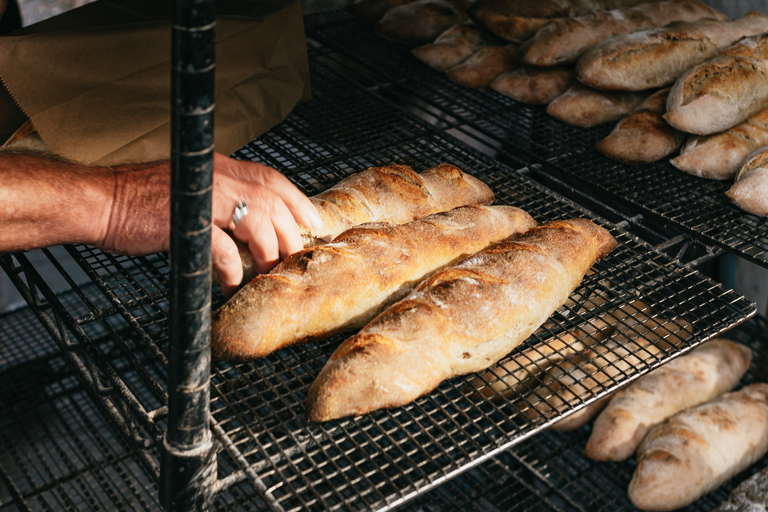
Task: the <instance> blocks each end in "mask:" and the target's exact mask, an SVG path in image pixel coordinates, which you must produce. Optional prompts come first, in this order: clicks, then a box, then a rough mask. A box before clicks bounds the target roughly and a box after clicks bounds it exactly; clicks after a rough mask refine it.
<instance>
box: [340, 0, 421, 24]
mask: <svg viewBox="0 0 768 512" xmlns="http://www.w3.org/2000/svg"><path fill="white" fill-rule="evenodd" d="M415 1H416V0H355V2H353V3H351V4H349V5H348V6H347V10H348V11H349V12H350V13H351V14H352V15H353V16H356V17H358V18H360V19H361V20H363V21H364V22H366V23H376V22H377V21H379V20H380V19H381V18H382V16H384V14H386V12H387V11H388V10H390V9H392V8H394V7H398V6H400V5H405V4H410V3H412V2H415Z"/></svg>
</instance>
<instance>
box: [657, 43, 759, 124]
mask: <svg viewBox="0 0 768 512" xmlns="http://www.w3.org/2000/svg"><path fill="white" fill-rule="evenodd" d="M766 108H768V32H766V33H763V34H760V35H757V36H753V37H746V38H744V39H741V40H739V41H738V42H737V43H736V44H734V45H733V46H730V47H728V48H726V49H725V50H723V51H722V52H720V54H718V56H717V57H715V58H713V59H710V60H708V61H706V62H703V63H701V64H699V65H698V66H694V67H692V68H691V69H689V70H688V71H686V72H685V73H684V74H683V75H682V76H681V77H680V78H678V79H677V81H676V82H675V85H673V86H672V91H671V92H670V93H669V98H668V99H667V113H666V114H664V119H665V120H666V121H667V122H668V123H669V124H670V125H672V126H674V127H675V128H677V129H678V130H680V131H683V132H686V133H695V134H697V135H711V134H713V133H717V132H722V131H725V130H727V129H728V128H732V127H733V126H736V125H737V124H739V123H742V122H744V121H746V120H747V119H748V118H749V117H751V116H753V115H755V114H757V113H758V112H760V111H761V110H764V109H766Z"/></svg>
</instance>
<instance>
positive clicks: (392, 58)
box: [306, 11, 768, 267]
mask: <svg viewBox="0 0 768 512" xmlns="http://www.w3.org/2000/svg"><path fill="white" fill-rule="evenodd" d="M306 25H307V37H308V39H309V41H310V42H311V43H314V44H313V45H312V46H311V47H312V48H313V51H315V52H316V53H317V60H318V61H320V62H323V63H325V64H326V65H328V66H330V67H335V68H339V69H343V70H344V73H346V74H347V75H348V76H350V77H351V78H352V79H354V80H356V81H358V82H359V83H360V85H362V86H365V87H369V88H370V89H375V90H376V92H377V93H378V94H381V95H382V96H384V97H389V98H393V99H396V101H399V102H402V103H407V104H409V105H410V108H411V109H412V110H414V111H418V112H419V113H420V114H421V115H422V117H425V118H427V119H430V120H431V121H432V122H433V123H434V124H436V125H437V126H439V127H441V128H442V129H443V130H445V131H446V132H447V133H449V134H452V135H455V136H458V137H460V138H462V139H464V140H466V139H474V141H475V145H476V146H478V147H481V148H482V149H484V150H485V151H486V152H487V153H490V154H494V155H495V156H496V157H497V158H500V159H502V161H503V160H504V159H505V158H507V157H509V156H510V155H511V156H514V157H518V158H522V159H525V160H527V161H528V162H529V163H532V162H538V163H541V164H542V166H541V167H540V168H536V167H534V169H539V171H540V174H552V175H554V176H556V177H557V178H559V179H562V180H563V181H565V182H567V183H568V184H570V185H571V186H573V187H576V188H579V189H581V190H583V191H585V192H586V193H587V194H588V195H592V196H595V197H598V198H599V199H600V200H602V201H604V202H607V203H613V204H621V205H623V206H624V207H625V208H630V209H631V210H633V211H636V212H638V213H642V214H643V215H646V216H648V217H651V218H653V219H655V220H656V221H659V222H663V223H666V224H668V225H671V226H674V228H673V229H677V230H682V231H683V232H685V233H690V234H691V235H693V236H694V237H695V238H696V239H698V240H700V241H701V242H702V243H704V244H706V245H710V246H712V245H714V246H718V247H722V248H723V249H726V250H728V251H731V252H734V253H736V254H738V255H739V256H742V257H744V258H746V259H749V260H750V261H753V262H755V263H757V264H759V265H762V266H765V267H768V220H766V219H764V218H761V217H758V216H755V215H751V214H748V213H746V212H744V211H742V210H741V209H739V208H738V207H736V206H735V205H733V204H732V203H731V202H730V200H729V199H728V198H727V197H726V196H725V191H726V190H727V189H728V188H729V186H730V184H728V183H725V182H717V181H712V180H704V179H700V178H695V177H693V176H690V175H688V174H686V173H683V172H681V171H679V170H677V169H675V168H674V167H673V166H672V165H671V164H669V163H668V162H667V161H665V160H663V161H660V162H657V163H655V164H651V165H642V166H629V165H624V164H620V163H617V162H614V161H611V160H609V159H608V158H606V157H605V156H603V155H602V154H600V153H599V152H598V151H597V150H596V149H594V147H595V143H596V142H597V141H598V140H600V139H602V138H603V137H605V136H606V135H607V134H608V133H609V132H610V130H611V129H612V125H604V126H600V127H597V128H592V129H583V128H577V127H573V126H570V125H568V124H566V123H563V122H561V121H559V120H557V119H554V118H552V117H550V116H549V115H547V114H546V111H545V108H544V107H541V106H531V105H524V104H521V103H519V102H516V101H514V100H512V99H509V98H506V97H505V96H502V95H501V94H498V93H495V92H494V91H478V90H472V89H468V88H465V87H461V86H458V85H456V84H454V83H452V82H450V81H449V80H448V79H447V78H445V76H444V75H443V74H442V73H438V72H436V71H433V70H431V69H429V68H428V67H427V66H424V65H423V64H422V63H421V62H419V61H418V60H416V59H415V58H414V57H412V56H411V55H410V54H409V52H408V47H406V46H403V45H398V44H394V43H390V42H387V41H384V40H383V39H381V38H379V37H377V36H376V35H375V34H374V33H373V31H372V30H371V29H370V27H368V26H367V25H365V24H364V23H362V22H361V21H359V20H356V19H354V18H353V17H352V16H350V15H349V14H347V13H345V12H344V11H329V12H324V13H317V14H314V15H310V16H308V17H307V21H306Z"/></svg>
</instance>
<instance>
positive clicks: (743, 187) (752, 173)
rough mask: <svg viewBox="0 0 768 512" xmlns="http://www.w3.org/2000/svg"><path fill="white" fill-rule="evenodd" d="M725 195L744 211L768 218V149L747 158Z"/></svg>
mask: <svg viewBox="0 0 768 512" xmlns="http://www.w3.org/2000/svg"><path fill="white" fill-rule="evenodd" d="M725 194H726V195H727V196H728V197H729V198H730V200H731V201H733V202H734V204H735V205H736V206H738V207H739V208H741V209H742V210H744V211H746V212H749V213H752V214H754V215H761V216H763V217H768V147H763V148H760V149H758V150H757V151H755V152H754V153H752V154H751V155H749V157H747V160H746V161H745V162H744V165H742V166H741V169H740V170H739V173H738V174H737V175H736V182H735V183H734V184H733V186H732V187H731V188H730V189H729V190H728V191H726V193H725Z"/></svg>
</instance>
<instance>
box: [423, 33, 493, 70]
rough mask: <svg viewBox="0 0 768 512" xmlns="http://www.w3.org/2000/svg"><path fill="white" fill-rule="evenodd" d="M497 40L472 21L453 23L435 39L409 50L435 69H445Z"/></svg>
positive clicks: (459, 62)
mask: <svg viewBox="0 0 768 512" xmlns="http://www.w3.org/2000/svg"><path fill="white" fill-rule="evenodd" d="M497 42H498V40H497V39H496V38H495V37H493V36H491V35H489V34H486V32H485V31H483V29H481V28H480V27H478V26H477V25H475V24H474V23H472V22H465V23H461V24H459V25H455V26H453V27H451V28H449V29H448V30H446V31H445V32H443V33H442V34H440V36H439V37H438V38H437V39H435V42H434V43H429V44H425V45H423V46H419V47H416V48H414V49H413V50H411V53H412V54H413V56H414V57H416V58H417V59H419V60H420V61H422V62H423V63H424V64H426V65H427V66H429V67H431V68H432V69H435V70H437V71H445V70H446V69H449V68H452V67H453V66H456V65H458V64H461V63H462V62H464V61H465V60H467V59H468V58H469V57H470V56H472V55H473V54H474V53H476V52H477V51H478V50H480V49H482V48H485V47H486V46H491V45H493V44H496V43H497Z"/></svg>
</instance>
